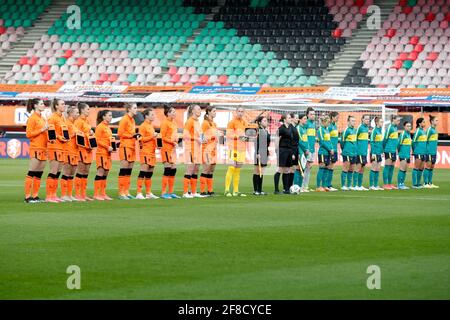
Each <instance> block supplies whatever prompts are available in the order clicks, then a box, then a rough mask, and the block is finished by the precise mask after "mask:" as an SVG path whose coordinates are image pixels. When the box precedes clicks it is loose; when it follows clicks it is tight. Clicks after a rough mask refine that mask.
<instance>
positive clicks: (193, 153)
mask: <svg viewBox="0 0 450 320" xmlns="http://www.w3.org/2000/svg"><path fill="white" fill-rule="evenodd" d="M184 163H185V164H201V163H202V151H201V149H200V148H199V149H198V150H195V149H194V150H191V149H184Z"/></svg>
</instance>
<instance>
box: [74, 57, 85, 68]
mask: <svg viewBox="0 0 450 320" xmlns="http://www.w3.org/2000/svg"><path fill="white" fill-rule="evenodd" d="M85 63H86V59H85V58H78V59H77V61H76V62H75V65H77V66H79V67H80V66H82V65H84V64H85Z"/></svg>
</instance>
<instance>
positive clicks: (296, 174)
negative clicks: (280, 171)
mask: <svg viewBox="0 0 450 320" xmlns="http://www.w3.org/2000/svg"><path fill="white" fill-rule="evenodd" d="M301 176H302V175H301V174H300V172H299V171H298V170H295V172H294V184H296V185H298V186H301V183H300V177H301Z"/></svg>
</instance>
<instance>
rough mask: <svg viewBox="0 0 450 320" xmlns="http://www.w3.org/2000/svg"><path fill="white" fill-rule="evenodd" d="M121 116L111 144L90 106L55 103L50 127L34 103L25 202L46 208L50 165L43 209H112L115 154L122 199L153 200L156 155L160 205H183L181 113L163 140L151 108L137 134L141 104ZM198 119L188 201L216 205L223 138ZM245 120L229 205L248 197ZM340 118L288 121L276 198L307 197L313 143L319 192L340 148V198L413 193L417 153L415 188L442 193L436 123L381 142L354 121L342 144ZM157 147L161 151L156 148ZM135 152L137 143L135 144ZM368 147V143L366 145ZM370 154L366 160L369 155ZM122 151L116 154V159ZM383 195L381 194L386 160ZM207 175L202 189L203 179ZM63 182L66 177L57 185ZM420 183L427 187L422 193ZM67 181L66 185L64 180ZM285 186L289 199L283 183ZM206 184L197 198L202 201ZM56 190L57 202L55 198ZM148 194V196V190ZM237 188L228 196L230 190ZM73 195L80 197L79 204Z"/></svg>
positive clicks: (166, 124) (188, 150) (234, 133)
mask: <svg viewBox="0 0 450 320" xmlns="http://www.w3.org/2000/svg"><path fill="white" fill-rule="evenodd" d="M124 108H125V112H126V113H125V115H124V116H123V118H122V119H121V121H120V123H119V127H118V131H117V136H118V138H119V139H120V140H119V141H117V142H116V141H115V139H114V137H113V134H112V131H111V129H110V123H111V120H112V112H111V111H109V110H101V111H99V112H98V114H97V126H96V128H94V129H93V128H91V125H90V123H89V121H88V116H89V109H90V107H89V105H88V104H86V103H78V104H77V105H76V106H66V104H65V102H64V101H63V100H61V99H55V100H54V101H53V102H52V103H51V109H52V115H51V116H50V117H49V118H48V119H45V118H44V117H43V113H44V111H45V109H46V106H45V104H44V102H43V100H41V99H30V100H29V101H28V103H27V111H28V112H29V113H31V115H30V117H29V118H28V121H27V125H26V135H27V138H29V140H30V163H29V171H28V173H27V176H26V178H25V202H27V203H36V202H42V201H44V200H41V199H40V198H39V189H40V185H41V178H42V174H43V171H44V168H45V165H46V164H47V162H48V164H49V173H48V176H47V180H46V197H45V201H46V202H54V203H57V202H69V201H93V200H98V201H105V200H112V198H111V197H109V196H108V195H107V193H106V186H107V177H108V173H109V171H110V169H111V165H112V161H111V154H112V153H113V152H116V151H118V152H119V159H120V170H119V176H118V186H119V199H121V200H129V199H157V198H159V197H158V196H156V195H154V194H153V193H152V176H153V170H154V167H155V165H156V149H157V148H158V147H160V148H161V150H160V151H161V158H162V163H163V165H164V172H163V177H162V186H161V196H160V197H161V198H164V199H173V198H180V196H178V195H177V194H175V193H174V184H175V176H176V172H177V167H176V163H177V154H176V147H177V145H178V142H179V135H178V128H177V125H176V122H175V118H176V112H175V108H174V107H171V106H164V116H165V119H164V120H163V121H162V123H161V125H160V133H159V135H158V134H157V133H156V131H155V129H154V127H153V125H152V123H153V121H154V119H155V114H154V110H153V108H150V107H147V108H145V109H144V111H143V112H142V115H143V117H144V122H143V123H142V124H141V125H140V126H139V128H136V124H135V120H134V117H135V116H136V115H137V113H138V108H137V105H136V104H132V103H126V104H125V105H124ZM201 114H202V109H201V108H200V106H198V105H190V106H189V107H188V117H187V121H186V123H185V125H184V128H183V137H182V139H183V146H184V163H185V166H186V168H185V175H184V178H183V194H182V197H183V198H203V197H208V196H213V195H214V191H213V185H214V181H213V174H214V169H215V166H216V160H217V154H216V152H217V151H216V150H217V146H218V133H219V131H218V129H217V125H216V123H215V122H214V118H215V116H216V109H215V108H214V107H212V106H209V107H207V108H206V109H205V115H204V121H203V122H202V124H201V125H200V121H199V119H200V117H201ZM244 115H245V110H244V109H243V108H242V107H238V108H236V111H235V115H234V118H233V119H232V120H231V121H230V122H229V123H228V126H227V130H226V140H227V143H228V160H229V162H230V164H231V165H230V166H229V167H228V170H227V173H226V177H225V195H226V196H227V197H232V196H236V197H243V196H246V195H245V194H243V193H241V192H239V181H240V171H241V167H242V165H243V163H244V162H245V156H246V143H247V142H248V141H249V140H250V137H249V134H248V133H247V130H248V128H249V126H250V125H249V124H248V123H247V122H246V121H245V120H244V118H245V117H244ZM338 117H339V114H338V113H337V112H330V113H329V114H328V115H323V116H321V117H320V119H319V122H320V126H319V127H318V128H316V125H315V111H314V109H312V108H308V109H307V110H306V113H304V114H301V115H299V114H285V115H282V117H281V120H280V122H281V125H280V127H279V128H278V131H277V138H278V139H277V142H276V153H277V156H278V170H277V172H276V173H275V175H274V189H275V194H290V193H299V192H310V191H311V190H309V188H308V186H309V180H310V176H311V168H312V165H313V162H314V159H315V157H316V150H315V148H316V142H317V141H318V144H319V149H318V152H317V157H318V162H319V169H318V173H317V177H316V184H317V188H316V191H320V192H324V191H337V189H336V188H334V187H333V185H332V181H333V171H334V165H335V163H336V162H337V160H338V146H339V145H340V148H341V155H342V160H343V167H342V173H341V190H343V191H348V190H358V191H363V190H389V189H408V187H406V186H405V178H406V171H407V168H408V166H409V164H410V157H411V151H412V153H413V155H414V158H415V161H414V169H413V172H412V181H413V188H422V187H426V188H437V186H435V185H434V184H433V168H434V165H435V162H436V153H437V145H438V133H437V130H436V126H437V122H438V119H437V118H435V117H433V116H430V125H429V127H428V128H427V129H425V128H426V121H425V119H423V118H419V119H418V120H417V121H416V127H417V128H416V130H415V132H414V134H413V135H412V133H411V130H412V124H411V123H409V122H404V123H403V127H404V130H403V132H401V133H399V131H398V125H399V124H400V121H401V118H400V117H399V116H393V117H392V119H391V123H390V124H389V126H388V127H387V129H386V132H385V135H384V136H383V135H382V126H383V120H382V119H381V118H380V117H375V119H374V121H375V128H373V129H371V128H370V117H369V116H368V115H364V116H363V117H362V119H361V124H360V125H359V126H358V127H356V119H355V117H353V116H349V117H348V119H347V120H348V127H347V128H346V129H345V130H344V131H343V132H342V134H341V135H339V132H338V129H337V125H336V123H337V121H338ZM268 124H269V121H268V117H267V116H265V115H260V116H259V117H258V118H257V119H256V120H255V124H254V127H255V129H256V130H253V131H254V135H253V136H252V140H253V141H254V144H255V148H254V150H255V151H254V174H253V187H254V193H253V194H254V195H266V194H267V193H266V192H264V191H263V188H262V187H263V177H264V169H265V167H267V164H268V159H269V144H270V141H271V138H270V133H269V131H268ZM158 138H160V139H161V146H159V145H158V143H157V141H158ZM136 142H138V143H136ZM369 142H370V143H369ZM136 145H138V146H139V157H140V159H139V160H140V172H139V175H138V178H137V186H136V187H137V194H136V196H135V197H134V196H132V195H131V194H130V185H131V173H132V169H133V166H134V162H135V161H136ZM369 146H370V154H369ZM94 149H96V156H95V163H96V168H97V172H96V176H95V180H94V195H93V197H92V198H91V197H89V196H88V195H87V194H86V190H87V181H88V174H89V169H90V166H91V164H92V162H93V150H94ZM117 149H118V150H117ZM368 155H369V156H370V161H371V171H370V187H369V189H366V188H365V187H363V185H362V183H363V175H364V168H365V166H366V165H367V157H368ZM383 155H384V159H385V166H384V169H383V183H384V185H383V188H381V187H380V186H379V184H378V181H379V172H380V170H381V163H382V156H383ZM397 157H398V158H399V161H400V167H399V171H398V183H397V186H394V185H393V183H392V180H393V174H394V165H395V162H396V161H397ZM200 166H202V173H201V175H200V179H198V174H199V171H200ZM61 174H62V175H61ZM422 175H423V182H424V184H422ZM60 177H61V178H60ZM280 179H281V180H282V186H283V189H282V191H280V189H279V183H280ZM198 180H200V192H198V191H197V184H198ZM58 185H60V197H59V196H58V195H57V194H58ZM144 187H145V193H143V189H144ZM231 187H232V190H231ZM73 188H75V194H74V195H73Z"/></svg>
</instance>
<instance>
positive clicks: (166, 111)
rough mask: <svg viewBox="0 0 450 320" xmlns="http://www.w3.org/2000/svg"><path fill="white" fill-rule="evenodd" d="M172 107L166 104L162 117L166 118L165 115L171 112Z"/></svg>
mask: <svg viewBox="0 0 450 320" xmlns="http://www.w3.org/2000/svg"><path fill="white" fill-rule="evenodd" d="M172 109H173V107H172V106H169V105H167V104H165V105H164V115H165V116H166V117H167V115H168V114H169V113H170V111H172Z"/></svg>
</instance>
